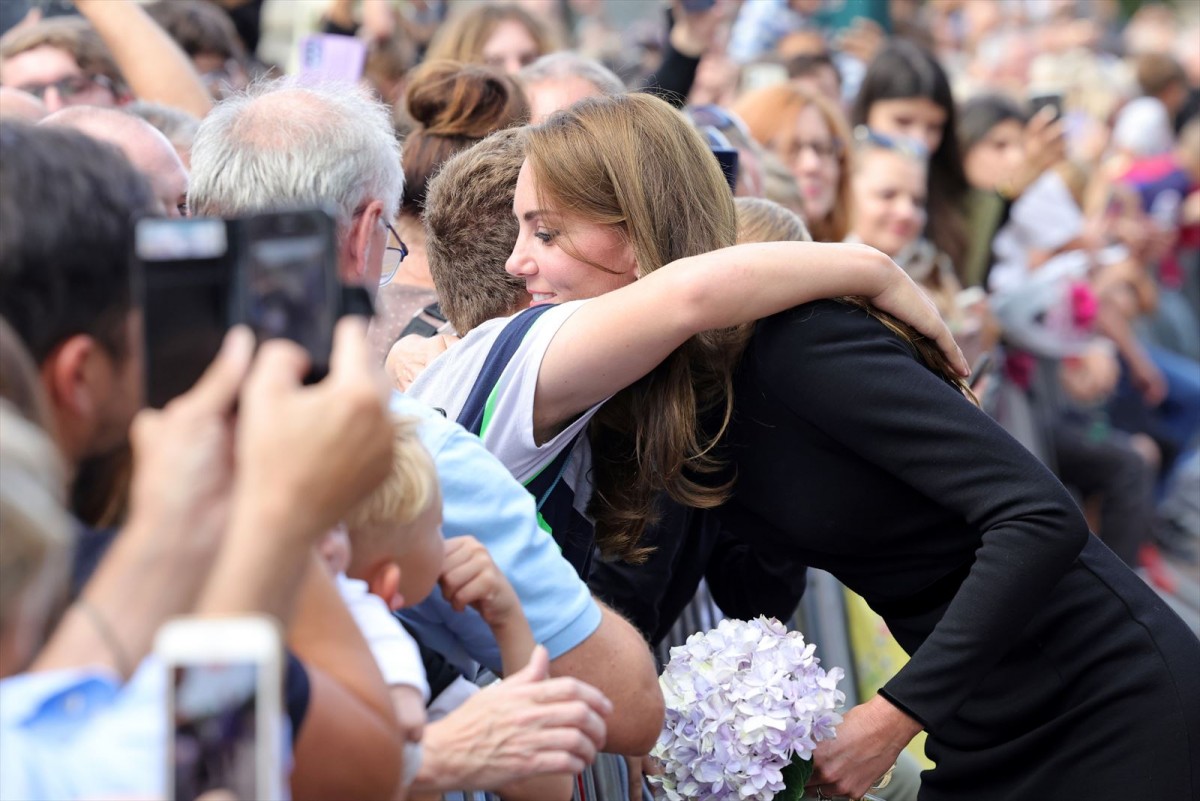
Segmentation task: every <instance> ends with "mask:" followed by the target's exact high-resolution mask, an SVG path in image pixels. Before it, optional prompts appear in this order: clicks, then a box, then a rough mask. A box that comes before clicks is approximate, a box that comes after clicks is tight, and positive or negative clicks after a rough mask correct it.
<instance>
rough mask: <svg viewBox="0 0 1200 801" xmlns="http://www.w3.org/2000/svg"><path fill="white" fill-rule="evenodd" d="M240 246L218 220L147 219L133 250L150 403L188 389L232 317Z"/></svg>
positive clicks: (218, 345) (157, 404) (154, 404)
mask: <svg viewBox="0 0 1200 801" xmlns="http://www.w3.org/2000/svg"><path fill="white" fill-rule="evenodd" d="M235 248H236V242H233V241H230V231H229V228H228V226H227V225H226V223H225V221H224V220H220V219H196V218H192V219H172V220H168V219H146V220H141V221H139V222H138V224H137V229H136V231H135V250H136V253H137V257H138V261H139V262H140V269H139V270H138V276H139V278H140V285H141V290H140V295H141V297H140V298H139V300H140V302H141V307H142V314H143V316H142V326H143V330H144V332H145V364H146V402H147V403H148V404H149V405H150V406H151V407H153V408H156V409H158V408H162V407H163V406H165V405H166V403H167V401H169V400H171V399H172V398H174V397H176V396H178V395H182V394H183V393H184V392H187V391H188V390H189V389H191V387H192V385H193V384H195V383H196V380H197V379H199V378H200V375H201V374H202V373H203V372H204V369H205V368H206V367H207V366H208V364H209V363H210V362H212V360H213V357H214V356H216V355H217V351H218V350H220V348H221V340H222V339H223V338H224V336H225V332H226V331H227V330H228V329H229V326H230V323H231V321H232V319H233V315H232V309H233V305H234V300H233V291H234V289H233V288H234V273H235V262H236V252H235Z"/></svg>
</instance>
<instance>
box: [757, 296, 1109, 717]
mask: <svg viewBox="0 0 1200 801" xmlns="http://www.w3.org/2000/svg"><path fill="white" fill-rule="evenodd" d="M752 348H754V354H755V356H756V357H757V358H759V359H762V360H763V363H765V364H768V365H773V366H774V367H775V368H777V369H762V370H760V371H759V372H758V375H759V377H760V380H761V383H762V384H764V385H765V386H764V387H763V389H764V391H767V392H770V393H773V394H775V396H776V397H777V398H778V399H779V400H780V401H781V402H782V403H783V404H785V405H786V406H788V407H789V408H790V410H791V411H792V412H793V413H794V414H796V415H797V416H799V417H801V418H803V419H806V420H807V421H809V422H810V423H811V424H812V425H814V426H815V427H817V428H819V429H821V430H822V431H823V432H824V433H825V434H826V435H828V436H829V437H830V438H832V439H834V440H836V441H838V442H839V443H840V444H841V445H842V446H844V447H845V448H847V449H849V450H850V451H852V452H853V453H855V454H857V455H858V456H859V457H861V458H863V459H865V460H866V461H868V462H871V463H873V464H875V465H877V466H879V467H880V468H882V469H883V470H885V471H887V472H888V473H890V474H891V475H892V476H895V477H897V478H899V479H900V480H901V481H902V482H904V483H905V484H906V485H908V486H909V487H911V488H912V489H913V490H914V491H915V492H918V493H921V494H923V495H924V496H926V497H927V498H929V499H932V500H934V501H935V502H936V503H938V504H940V505H941V506H942V507H944V508H946V509H948V510H951V511H952V512H955V513H957V515H959V516H961V518H962V519H963V520H964V521H965V524H966V526H967V527H968V530H973V531H975V532H978V535H977V536H978V546H977V550H976V552H975V562H974V564H973V565H972V566H971V568H970V572H969V573H968V574H967V576H966V578H965V579H964V580H963V582H962V584H961V586H960V587H959V589H958V591H957V593H956V594H955V596H954V598H953V600H952V601H951V602H950V604H949V606H948V607H947V609H946V611H945V613H944V615H943V616H942V618H941V620H940V621H939V622H938V623H937V625H936V626H935V627H934V628H933V631H932V632H931V633H930V635H929V636H928V637H927V638H926V639H925V641H924V643H923V644H922V645H921V646H920V647H919V648H917V649H916V651H915V652H914V653H913V655H912V658H911V659H910V661H909V662H908V663H907V664H906V665H905V666H904V667H903V668H902V669H901V670H900V671H899V673H897V674H896V676H895V677H894V678H892V680H891V681H889V682H888V683H887V684H886V685H885V686H884V688H883V690H882V691H881V692H883V693H884V694H885V695H886V696H887V697H888V698H889V699H890V700H892V701H894V702H895V703H896V704H897V705H898V706H900V707H901V708H902V709H905V710H906V711H908V712H909V713H910V714H912V715H913V716H914V717H916V718H917V719H919V720H920V721H921V722H923V723H924V724H925V725H926V726H930V727H936V726H937V725H938V724H940V723H942V722H944V721H945V720H947V719H948V718H949V717H950V716H951V715H953V714H954V712H955V711H956V710H957V709H958V707H959V706H960V705H961V704H962V703H963V701H964V700H965V699H966V698H967V696H968V695H969V694H970V693H971V692H972V690H973V689H974V688H975V686H976V685H977V684H978V683H979V682H980V681H981V680H982V678H983V677H984V675H985V674H986V673H987V672H988V671H989V670H991V669H992V668H993V667H994V666H995V665H996V663H997V662H998V661H999V660H1000V658H1001V657H1002V656H1003V655H1004V654H1005V653H1006V652H1007V650H1008V648H1009V647H1010V646H1011V645H1012V644H1013V643H1014V642H1016V640H1017V639H1018V637H1019V635H1020V633H1021V631H1022V630H1023V629H1024V628H1025V626H1026V625H1027V624H1028V623H1029V621H1030V619H1031V618H1032V617H1033V615H1034V613H1036V612H1037V611H1038V610H1039V609H1040V608H1041V607H1042V606H1043V604H1044V603H1045V601H1046V599H1047V597H1048V596H1049V594H1050V593H1051V592H1052V590H1053V588H1054V586H1055V584H1057V583H1058V581H1059V579H1060V578H1061V577H1062V576H1063V574H1064V573H1065V572H1066V571H1067V569H1068V568H1069V567H1070V565H1071V564H1072V563H1073V562H1074V560H1075V559H1076V557H1077V556H1078V555H1079V553H1080V551H1081V550H1082V548H1083V545H1084V543H1085V542H1087V538H1088V537H1089V536H1090V534H1089V533H1088V529H1087V525H1086V523H1085V522H1084V520H1083V516H1082V514H1081V513H1080V512H1079V509H1078V507H1077V506H1076V505H1075V503H1074V502H1073V501H1072V499H1071V496H1070V495H1069V494H1068V493H1067V491H1066V489H1065V488H1064V487H1063V486H1062V484H1061V483H1059V481H1058V479H1056V478H1055V477H1054V475H1053V474H1051V473H1050V472H1049V471H1048V470H1047V469H1046V468H1045V466H1043V465H1042V463H1041V462H1039V461H1038V460H1037V459H1036V458H1035V457H1034V456H1032V455H1031V454H1030V453H1029V452H1028V451H1027V450H1025V448H1023V447H1022V446H1021V445H1020V444H1019V443H1017V441H1016V440H1014V439H1013V438H1012V437H1010V436H1008V434H1007V433H1006V432H1005V431H1004V430H1003V429H1001V428H1000V427H999V426H998V425H997V424H996V423H995V422H994V421H992V420H991V419H990V418H989V417H987V415H985V414H984V413H983V412H982V411H980V410H979V409H977V408H976V407H975V406H974V405H972V404H971V403H970V402H969V401H967V400H966V399H965V398H964V397H963V396H962V395H961V394H960V393H959V392H958V391H957V390H956V389H955V388H953V387H952V386H950V385H949V384H948V383H947V382H945V381H943V380H942V379H941V378H939V377H937V376H936V375H934V374H933V373H932V372H930V371H929V370H928V369H926V368H925V367H924V366H923V365H921V364H920V363H919V362H918V361H917V360H916V359H915V358H914V357H913V355H912V351H911V350H910V349H909V347H908V345H907V344H906V343H904V342H903V341H902V340H900V339H899V338H898V337H896V336H895V335H893V334H891V333H890V332H889V331H887V329H885V328H884V327H883V326H882V325H880V324H879V323H878V321H876V320H875V319H873V318H871V317H869V316H868V315H866V314H865V313H864V312H863V311H862V310H860V309H857V308H854V307H851V306H847V305H845V304H839V303H836V302H829V301H825V302H821V303H816V304H809V305H808V306H804V307H800V308H798V309H794V310H792V311H791V312H787V313H785V314H782V315H777V316H776V317H774V318H771V319H770V320H768V321H766V322H765V323H764V324H762V325H760V327H759V329H758V332H757V334H756V336H755V342H753V343H752ZM862 489H863V488H847V491H848V492H850V493H851V494H850V495H848V501H851V502H858V503H869V502H870V498H869V497H855V496H856V495H858V496H862V495H863V492H862ZM868 492H869V490H868ZM864 536H866V535H864ZM919 547H921V543H914V548H919ZM926 547H930V548H932V547H936V543H929V544H926Z"/></svg>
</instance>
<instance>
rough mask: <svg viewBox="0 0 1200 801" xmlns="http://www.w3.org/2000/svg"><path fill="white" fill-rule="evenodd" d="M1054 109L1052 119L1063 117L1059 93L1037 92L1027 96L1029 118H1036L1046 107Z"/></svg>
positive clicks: (1061, 97) (1061, 100)
mask: <svg viewBox="0 0 1200 801" xmlns="http://www.w3.org/2000/svg"><path fill="white" fill-rule="evenodd" d="M1047 106H1048V107H1050V108H1052V109H1054V119H1056V120H1057V119H1061V118H1062V115H1063V96H1062V93H1061V92H1037V93H1034V94H1031V95H1030V96H1029V113H1030V116H1036V115H1037V114H1038V113H1039V112H1040V111H1041V110H1042V109H1044V108H1046V107H1047Z"/></svg>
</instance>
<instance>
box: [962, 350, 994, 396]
mask: <svg viewBox="0 0 1200 801" xmlns="http://www.w3.org/2000/svg"><path fill="white" fill-rule="evenodd" d="M995 368H996V357H995V356H994V355H992V354H991V353H984V354H983V355H982V356H980V357H979V360H978V361H976V362H975V364H974V365H973V366H972V367H971V377H970V378H968V379H967V387H968V388H969V389H972V390H973V389H975V387H977V386H978V385H979V382H980V381H982V380H983V379H984V378H986V377H987V376H988V375H989V374H990V373H991V372H992V370H994V369H995Z"/></svg>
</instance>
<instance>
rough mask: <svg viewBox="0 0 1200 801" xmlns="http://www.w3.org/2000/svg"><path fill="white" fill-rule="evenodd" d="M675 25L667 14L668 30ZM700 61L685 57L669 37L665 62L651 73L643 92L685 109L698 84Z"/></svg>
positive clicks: (664, 57)
mask: <svg viewBox="0 0 1200 801" xmlns="http://www.w3.org/2000/svg"><path fill="white" fill-rule="evenodd" d="M672 25H674V19H673V17H672V15H671V13H670V11H668V12H667V29H668V30H670V28H671V26H672ZM699 66H700V59H699V58H693V57H692V56H685V55H684V54H683V53H680V52H679V51H678V50H676V49H675V48H674V47H673V46H672V45H671V37H670V36H669V35H668V36H667V37H666V40H665V41H664V42H663V60H662V63H661V64H659V65H658V69H656V70H655V71H654V72H652V73H650V75H649V76H647V78H646V83H645V84H644V85H643V86H642V89H641V91H643V92H649V93H650V94H652V95H655V96H657V97H660V98H662V99H663V100H665V101H667V102H668V103H670V104H671V105H672V106H674V107H675V108H683V107H684V105H685V104H686V103H687V98H688V95H689V94H691V92H692V84H694V83H695V82H696V69H697V68H698V67H699Z"/></svg>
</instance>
